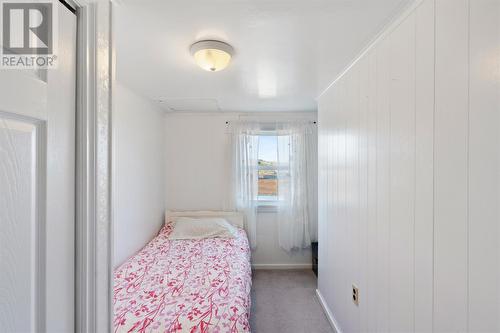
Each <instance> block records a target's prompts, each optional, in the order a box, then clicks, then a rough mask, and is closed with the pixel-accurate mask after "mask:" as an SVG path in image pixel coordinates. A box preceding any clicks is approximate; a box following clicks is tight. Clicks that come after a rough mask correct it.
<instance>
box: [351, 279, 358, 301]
mask: <svg viewBox="0 0 500 333" xmlns="http://www.w3.org/2000/svg"><path fill="white" fill-rule="evenodd" d="M352 302H353V303H354V304H356V306H358V305H359V289H358V287H357V286H356V285H355V284H354V283H353V284H352Z"/></svg>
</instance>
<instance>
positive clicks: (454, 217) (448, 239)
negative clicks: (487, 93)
mask: <svg viewBox="0 0 500 333" xmlns="http://www.w3.org/2000/svg"><path fill="white" fill-rule="evenodd" d="M452 13H453V14H452ZM468 13H469V8H468V1H467V0H439V1H437V2H436V74H435V75H436V76H435V79H436V87H435V91H436V110H435V142H434V148H435V150H434V154H435V155H434V175H435V177H434V181H435V183H434V205H435V206H434V209H435V216H434V218H435V219H434V287H435V289H434V311H435V316H434V329H435V331H437V332H443V331H459V330H464V328H466V327H467V297H468V291H467V289H468V288H467V287H468V283H467V262H468V256H467V229H468V210H467V201H468V198H467V177H468V174H467V150H468V141H467V138H468V124H467V121H468V104H469V102H468V94H469V90H468V81H467V80H468V21H469V20H468Z"/></svg>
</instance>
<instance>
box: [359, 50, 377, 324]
mask: <svg viewBox="0 0 500 333" xmlns="http://www.w3.org/2000/svg"><path fill="white" fill-rule="evenodd" d="M368 60H369V67H370V68H369V77H368V83H369V85H368V86H369V92H368V94H369V95H368V101H369V105H368V128H367V131H368V133H367V134H368V135H367V137H368V164H367V167H368V221H367V223H368V224H367V228H368V230H367V253H366V258H365V265H367V267H368V276H367V277H366V280H367V281H366V288H367V290H366V291H362V293H363V295H366V298H367V299H366V304H367V312H368V315H367V325H366V326H367V330H366V331H375V329H376V327H377V312H376V311H374V309H376V308H377V307H378V305H379V299H378V297H377V292H378V285H377V280H376V279H375V277H376V276H377V270H378V265H377V257H378V256H377V240H378V238H377V104H376V102H377V87H378V86H377V51H376V50H374V51H373V52H370V54H369V55H368Z"/></svg>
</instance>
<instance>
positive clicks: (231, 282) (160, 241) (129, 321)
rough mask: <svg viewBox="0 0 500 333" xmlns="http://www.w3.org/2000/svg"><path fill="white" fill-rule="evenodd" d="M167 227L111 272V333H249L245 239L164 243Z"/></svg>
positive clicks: (246, 249)
mask: <svg viewBox="0 0 500 333" xmlns="http://www.w3.org/2000/svg"><path fill="white" fill-rule="evenodd" d="M170 232H171V226H170V225H166V226H164V227H163V228H162V230H161V231H160V233H159V234H158V236H156V237H155V238H154V239H153V240H152V241H151V242H149V243H148V244H147V245H146V246H145V247H144V248H143V249H142V250H141V251H140V252H139V253H137V254H136V255H135V256H133V257H132V258H130V259H129V260H127V261H126V262H125V263H123V264H122V265H121V266H120V267H118V268H117V269H116V270H115V272H114V300H113V302H114V331H115V332H168V333H171V332H190V333H195V332H196V333H198V332H200V333H201V332H204V333H205V332H207V333H208V332H210V333H212V332H213V333H226V332H228V333H229V332H231V333H234V332H250V326H249V316H250V288H251V284H252V280H251V268H250V249H249V246H248V239H247V237H246V234H245V232H244V231H243V230H239V235H238V237H237V238H235V239H221V238H212V239H204V240H168V235H169V234H170Z"/></svg>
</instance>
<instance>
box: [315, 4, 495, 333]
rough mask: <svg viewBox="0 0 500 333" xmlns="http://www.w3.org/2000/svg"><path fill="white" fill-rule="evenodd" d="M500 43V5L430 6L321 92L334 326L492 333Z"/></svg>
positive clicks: (324, 292)
mask: <svg viewBox="0 0 500 333" xmlns="http://www.w3.org/2000/svg"><path fill="white" fill-rule="evenodd" d="M407 14H408V13H407ZM499 50H500V1H497V0H470V1H468V0H436V1H435V2H434V1H433V0H426V1H424V2H423V3H422V4H420V6H417V7H416V9H414V10H413V11H411V12H410V13H409V15H407V16H405V18H404V19H402V20H401V21H400V22H399V23H398V24H396V25H394V26H393V28H392V29H390V30H389V32H388V33H387V34H385V35H384V37H382V38H381V39H380V40H379V41H378V42H376V43H375V44H374V45H373V46H372V47H371V48H370V49H369V50H368V52H367V53H365V54H364V55H363V56H362V57H361V58H360V59H359V61H357V62H355V64H354V65H353V66H352V67H351V68H350V69H349V70H348V71H347V72H346V73H345V75H343V76H342V77H341V78H340V79H339V80H337V81H336V82H335V83H334V84H333V85H332V86H331V87H330V88H329V89H328V90H327V91H326V92H325V93H324V94H323V95H322V96H321V98H320V99H319V115H318V117H319V145H320V146H319V169H320V173H319V179H320V180H319V184H320V189H319V198H320V210H319V214H320V224H319V236H320V240H319V245H320V253H319V256H320V257H319V260H320V261H319V269H320V272H319V292H320V294H321V296H322V297H323V299H324V300H325V306H326V307H327V308H328V309H329V310H330V312H331V313H332V314H333V317H334V321H336V322H337V325H338V328H339V329H340V330H341V331H343V332H357V331H368V330H369V331H374V332H391V331H392V332H410V331H420V332H431V331H435V332H451V331H454V332H457V331H469V332H498V331H500V323H499V318H500V307H499V300H500V288H499V281H500V275H499V266H500V262H499V260H500V255H499V249H500V247H499V237H500V235H499V232H500V228H499V224H500V214H499V202H500V196H499V188H500V174H499V170H500V163H499V154H500V134H499V133H500V83H499V82H500V52H499ZM352 283H355V284H356V285H357V286H358V287H359V291H360V298H359V299H360V304H359V307H358V306H355V305H354V303H353V302H352V301H351V284H352Z"/></svg>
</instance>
